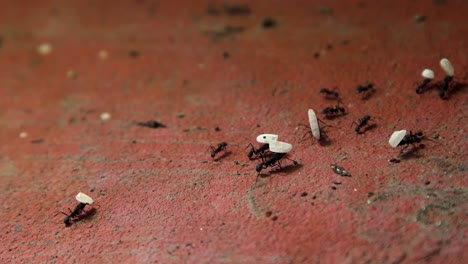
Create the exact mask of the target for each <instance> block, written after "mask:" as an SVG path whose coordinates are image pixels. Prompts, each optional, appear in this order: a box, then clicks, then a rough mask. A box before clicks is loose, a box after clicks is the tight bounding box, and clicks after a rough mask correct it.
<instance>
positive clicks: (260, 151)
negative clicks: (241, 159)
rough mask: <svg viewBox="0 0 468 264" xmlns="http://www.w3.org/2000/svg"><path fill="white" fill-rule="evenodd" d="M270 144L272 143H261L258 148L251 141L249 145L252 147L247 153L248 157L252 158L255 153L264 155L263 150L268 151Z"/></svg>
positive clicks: (256, 155)
mask: <svg viewBox="0 0 468 264" xmlns="http://www.w3.org/2000/svg"><path fill="white" fill-rule="evenodd" d="M269 146H270V144H268V143H265V144H263V145H261V146H260V147H259V148H258V149H255V147H254V146H253V145H252V143H249V144H248V145H247V147H250V151H249V152H248V153H247V157H249V159H252V157H253V155H255V157H258V156H259V155H262V154H263V152H265V151H267V150H268V148H269Z"/></svg>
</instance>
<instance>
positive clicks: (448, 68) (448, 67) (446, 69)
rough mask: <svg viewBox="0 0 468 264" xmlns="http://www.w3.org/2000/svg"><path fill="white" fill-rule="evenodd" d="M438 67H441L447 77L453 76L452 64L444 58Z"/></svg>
mask: <svg viewBox="0 0 468 264" xmlns="http://www.w3.org/2000/svg"><path fill="white" fill-rule="evenodd" d="M440 67H442V69H443V70H444V72H445V73H446V74H447V75H448V76H453V74H454V73H455V70H454V69H453V66H452V63H451V62H450V61H449V60H448V59H446V58H443V59H441V60H440Z"/></svg>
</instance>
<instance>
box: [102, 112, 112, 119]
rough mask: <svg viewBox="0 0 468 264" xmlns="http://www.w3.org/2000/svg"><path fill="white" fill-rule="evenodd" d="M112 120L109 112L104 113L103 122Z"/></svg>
mask: <svg viewBox="0 0 468 264" xmlns="http://www.w3.org/2000/svg"><path fill="white" fill-rule="evenodd" d="M110 118H111V115H110V114H109V113H107V112H104V113H102V114H101V120H102V121H107V120H109V119H110Z"/></svg>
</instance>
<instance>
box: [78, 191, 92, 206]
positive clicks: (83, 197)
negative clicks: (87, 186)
mask: <svg viewBox="0 0 468 264" xmlns="http://www.w3.org/2000/svg"><path fill="white" fill-rule="evenodd" d="M76 200H77V201H78V202H80V203H85V204H92V203H93V202H94V201H93V198H91V197H89V196H88V195H87V194H84V193H82V192H79V193H78V194H77V195H76Z"/></svg>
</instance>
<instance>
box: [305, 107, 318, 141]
mask: <svg viewBox="0 0 468 264" xmlns="http://www.w3.org/2000/svg"><path fill="white" fill-rule="evenodd" d="M307 114H308V115H309V124H310V130H311V131H312V136H314V138H316V139H317V140H319V139H320V127H319V124H318V121H317V115H316V114H315V112H314V110H312V109H309V111H308V112H307Z"/></svg>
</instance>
